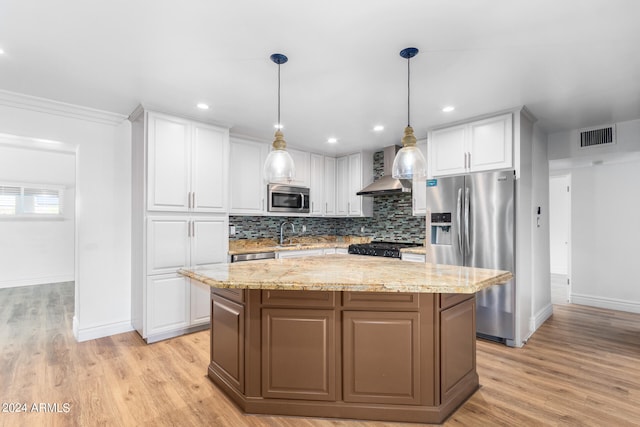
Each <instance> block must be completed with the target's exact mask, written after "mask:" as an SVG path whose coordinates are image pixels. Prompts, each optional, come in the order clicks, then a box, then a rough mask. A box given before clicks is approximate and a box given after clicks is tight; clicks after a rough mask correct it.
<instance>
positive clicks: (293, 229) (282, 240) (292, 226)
mask: <svg viewBox="0 0 640 427" xmlns="http://www.w3.org/2000/svg"><path fill="white" fill-rule="evenodd" d="M287 224H289V225H290V226H291V232H292V233H295V232H296V228H295V227H294V225H293V223H292V222H291V221H282V223H281V224H280V244H281V245H282V244H284V227H285V226H286V225H287ZM289 243H291V236H289Z"/></svg>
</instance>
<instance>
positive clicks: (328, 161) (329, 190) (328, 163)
mask: <svg viewBox="0 0 640 427" xmlns="http://www.w3.org/2000/svg"><path fill="white" fill-rule="evenodd" d="M323 213H324V215H326V216H334V215H336V159H335V157H325V158H324V207H323Z"/></svg>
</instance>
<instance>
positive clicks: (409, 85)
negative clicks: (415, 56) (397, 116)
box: [407, 58, 411, 126]
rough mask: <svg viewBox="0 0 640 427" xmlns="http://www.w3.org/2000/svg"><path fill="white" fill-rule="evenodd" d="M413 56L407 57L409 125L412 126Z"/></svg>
mask: <svg viewBox="0 0 640 427" xmlns="http://www.w3.org/2000/svg"><path fill="white" fill-rule="evenodd" d="M410 62H411V58H407V126H411V67H410V65H409V63H410Z"/></svg>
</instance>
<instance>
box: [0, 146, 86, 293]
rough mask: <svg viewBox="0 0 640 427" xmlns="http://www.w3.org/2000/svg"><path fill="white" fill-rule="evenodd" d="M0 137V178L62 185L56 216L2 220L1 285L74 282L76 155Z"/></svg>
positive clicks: (3, 286)
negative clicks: (61, 201)
mask: <svg viewBox="0 0 640 427" xmlns="http://www.w3.org/2000/svg"><path fill="white" fill-rule="evenodd" d="M14 142H15V141H13V140H11V139H9V140H7V139H6V138H2V137H0V182H1V181H8V182H18V183H32V184H49V185H61V186H64V187H65V189H64V200H63V214H62V217H61V218H55V219H42V218H39V219H13V218H2V219H0V236H2V239H0V260H2V275H1V276H0V288H7V287H15V286H26V285H37V284H44V283H54V282H66V281H73V280H74V217H75V208H74V203H75V176H76V172H75V162H76V159H75V154H74V153H68V152H60V151H50V150H42V149H40V148H36V147H32V146H31V145H30V141H28V140H27V141H22V144H21V145H23V146H14V145H13V144H14Z"/></svg>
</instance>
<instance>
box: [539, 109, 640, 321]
mask: <svg viewBox="0 0 640 427" xmlns="http://www.w3.org/2000/svg"><path fill="white" fill-rule="evenodd" d="M616 133H617V143H616V144H614V145H611V146H605V147H596V148H595V149H593V150H591V149H589V150H584V149H583V150H581V149H578V148H576V144H577V131H575V130H574V131H570V132H559V133H556V134H553V135H550V136H549V159H550V168H551V169H552V171H553V173H554V174H561V173H571V208H570V210H571V216H570V221H571V231H570V233H571V256H570V266H571V276H572V277H571V282H572V284H571V296H570V298H571V301H572V302H573V303H576V304H584V305H591V306H596V307H604V308H611V309H614V310H624V311H632V312H640V279H638V274H637V268H636V264H637V263H638V256H640V250H638V246H637V242H638V241H640V221H639V220H638V212H640V197H639V195H640V191H639V189H638V182H640V181H639V180H640V120H631V121H628V122H622V123H616ZM594 162H596V163H599V162H602V164H600V165H596V166H594V165H593V163H594Z"/></svg>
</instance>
